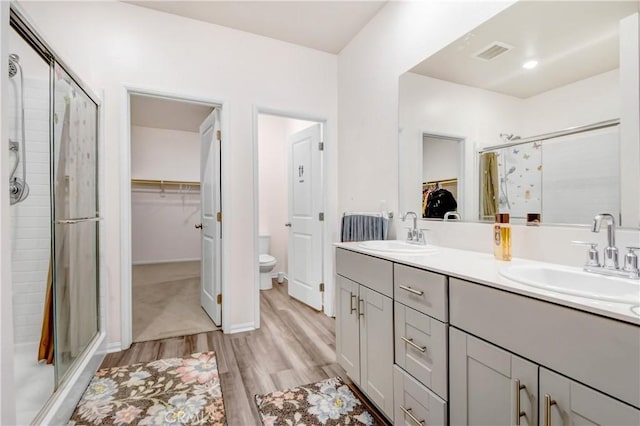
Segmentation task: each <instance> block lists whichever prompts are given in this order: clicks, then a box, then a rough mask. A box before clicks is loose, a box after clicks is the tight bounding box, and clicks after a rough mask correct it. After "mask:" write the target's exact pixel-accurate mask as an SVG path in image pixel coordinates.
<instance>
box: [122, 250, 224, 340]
mask: <svg viewBox="0 0 640 426" xmlns="http://www.w3.org/2000/svg"><path fill="white" fill-rule="evenodd" d="M132 283H133V285H132V287H133V297H132V299H133V306H132V308H133V341H134V342H146V341H149V340H157V339H165V338H167V337H175V336H184V335H188V334H196V333H205V332H208V331H213V330H217V329H218V327H216V325H215V324H214V323H213V321H211V319H210V318H209V316H208V315H207V314H206V313H205V312H204V310H203V309H202V307H201V306H200V262H175V263H158V264H152V265H134V266H133V272H132Z"/></svg>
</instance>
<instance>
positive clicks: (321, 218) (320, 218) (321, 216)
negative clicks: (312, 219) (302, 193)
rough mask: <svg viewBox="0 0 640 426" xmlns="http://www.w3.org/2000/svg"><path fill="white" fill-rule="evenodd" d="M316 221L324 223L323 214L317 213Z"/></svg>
mask: <svg viewBox="0 0 640 426" xmlns="http://www.w3.org/2000/svg"><path fill="white" fill-rule="evenodd" d="M318 220H319V221H320V222H324V213H318Z"/></svg>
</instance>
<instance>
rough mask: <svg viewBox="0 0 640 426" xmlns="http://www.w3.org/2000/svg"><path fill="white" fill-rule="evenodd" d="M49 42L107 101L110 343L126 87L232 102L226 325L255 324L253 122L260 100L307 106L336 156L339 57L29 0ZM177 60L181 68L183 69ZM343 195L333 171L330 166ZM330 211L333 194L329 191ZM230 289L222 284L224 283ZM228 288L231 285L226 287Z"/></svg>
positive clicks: (116, 306)
mask: <svg viewBox="0 0 640 426" xmlns="http://www.w3.org/2000/svg"><path fill="white" fill-rule="evenodd" d="M22 6H23V8H24V9H25V11H26V12H27V14H28V15H29V16H30V18H31V22H33V23H34V24H35V26H36V28H37V29H38V30H39V31H40V33H41V34H42V35H43V36H44V37H45V39H46V40H47V41H48V42H49V43H50V44H51V45H52V46H53V47H54V48H55V49H56V51H58V52H59V54H60V55H61V56H62V57H63V58H64V59H65V62H67V63H68V65H69V66H70V67H71V68H73V69H74V71H75V72H76V73H77V74H78V75H79V76H81V77H82V79H83V80H85V81H86V82H87V83H88V84H89V85H90V86H91V87H92V88H93V89H94V90H95V91H98V90H101V89H103V90H104V97H105V103H104V107H105V122H104V123H103V124H104V128H105V145H106V152H105V164H106V176H105V181H106V192H107V199H108V202H107V205H106V206H104V217H105V227H106V229H107V235H108V239H107V241H106V264H107V265H108V266H107V267H108V271H107V275H108V282H107V283H106V285H107V288H108V291H109V295H108V299H109V312H108V314H109V315H108V321H109V326H108V336H109V342H118V341H119V340H120V317H121V314H120V273H121V267H122V265H120V249H121V244H122V241H121V240H120V225H121V223H120V215H121V206H120V199H121V194H120V187H119V176H120V174H121V172H122V170H121V164H120V150H121V149H122V148H121V145H122V139H121V137H122V128H123V127H122V126H124V123H122V122H121V120H122V118H123V108H124V103H123V101H122V98H123V86H124V85H129V86H131V87H136V88H146V89H151V90H158V91H164V92H169V93H173V94H176V95H182V96H190V97H197V98H210V99H216V100H220V101H223V102H224V106H223V111H222V114H223V154H222V156H223V161H224V162H225V164H224V167H226V168H225V169H224V170H223V182H226V183H227V184H228V187H227V188H226V191H225V192H224V193H223V194H222V197H223V199H222V203H223V204H222V206H223V217H224V219H223V232H225V235H226V238H225V240H224V241H223V250H224V253H223V255H224V258H223V262H225V263H224V264H223V274H224V275H223V279H224V280H225V281H226V282H227V283H228V291H227V292H226V293H225V295H224V300H225V302H224V303H225V306H226V309H223V326H224V329H225V331H227V332H234V331H239V330H244V329H250V328H252V327H253V326H254V324H256V320H257V319H256V318H255V317H254V316H255V315H254V312H255V303H257V302H258V300H259V299H258V298H257V297H256V298H251V297H247V295H249V294H252V293H253V289H254V286H255V282H256V279H257V277H256V273H257V268H256V267H255V265H254V259H253V257H252V256H250V255H247V254H248V253H252V252H254V235H255V234H256V231H257V230H255V229H254V228H253V226H252V224H253V223H254V220H253V213H252V212H253V193H254V192H253V182H254V171H253V170H252V168H251V164H252V156H253V152H252V127H253V126H252V123H253V106H255V105H259V106H261V107H265V108H273V109H278V110H286V111H299V112H300V113H301V114H304V115H306V116H313V117H324V118H326V119H327V120H328V122H329V142H330V145H332V146H330V147H329V156H332V157H334V161H335V151H333V150H335V146H334V145H333V144H335V141H336V140H337V137H336V120H337V93H336V87H337V82H336V79H337V76H336V57H335V56H334V55H330V54H327V53H323V52H318V51H314V50H311V49H307V48H303V47H299V46H295V45H292V44H289V43H284V42H280V41H276V40H273V39H268V38H265V37H260V36H256V35H252V34H249V33H246V32H242V31H236V30H232V29H228V28H224V27H220V26H217V25H212V24H207V23H204V22H200V21H195V20H190V19H186V18H182V17H177V16H173V15H169V14H165V13H161V12H156V11H152V10H149V9H145V8H140V7H137V6H133V5H129V4H124V3H121V2H80V3H77V2H68V3H67V2H38V3H35V2H34V3H32V2H24V3H23V4H22ZM176 64H178V65H179V66H176ZM329 182H330V185H332V186H333V191H335V185H336V177H335V172H334V171H333V170H330V176H329ZM328 202H329V204H330V205H329V211H330V212H331V213H330V214H335V213H334V212H335V199H333V198H331V197H329V198H328ZM223 285H224V283H223ZM223 288H224V287H223Z"/></svg>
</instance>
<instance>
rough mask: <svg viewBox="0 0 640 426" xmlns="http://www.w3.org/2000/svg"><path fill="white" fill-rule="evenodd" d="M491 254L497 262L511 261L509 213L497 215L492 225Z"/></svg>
mask: <svg viewBox="0 0 640 426" xmlns="http://www.w3.org/2000/svg"><path fill="white" fill-rule="evenodd" d="M493 254H494V256H495V258H496V259H498V260H511V224H510V223H509V213H497V214H496V223H495V224H494V225H493Z"/></svg>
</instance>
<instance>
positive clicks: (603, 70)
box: [399, 1, 640, 228]
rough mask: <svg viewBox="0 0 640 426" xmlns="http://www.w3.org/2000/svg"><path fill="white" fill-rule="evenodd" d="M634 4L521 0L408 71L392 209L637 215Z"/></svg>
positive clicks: (435, 215) (546, 216)
mask: <svg viewBox="0 0 640 426" xmlns="http://www.w3.org/2000/svg"><path fill="white" fill-rule="evenodd" d="M639 11H640V2H637V1H620V2H614V1H584V2H583V1H571V2H556V1H554V2H537V1H521V2H518V3H515V4H514V5H512V6H510V7H509V8H507V9H505V10H504V11H503V12H501V13H499V14H498V15H496V16H494V17H493V18H491V19H490V20H488V21H486V22H485V23H483V24H482V25H480V26H479V27H477V28H475V29H474V30H472V31H471V32H469V33H467V34H465V35H464V36H463V37H460V38H459V39H457V40H455V41H454V42H453V43H451V44H450V45H448V46H446V47H445V48H444V49H442V50H440V51H438V52H436V53H435V54H433V55H432V56H430V57H428V58H427V59H425V60H424V61H423V62H421V63H420V64H418V65H416V66H415V67H414V68H412V69H411V70H410V71H409V72H407V73H405V74H403V75H402V76H401V77H400V93H399V114H400V116H399V127H400V129H399V161H400V164H399V173H400V176H399V181H400V188H399V190H400V191H399V207H400V210H401V211H415V212H422V217H423V218H427V219H437V220H442V219H443V218H445V216H446V218H445V220H464V221H477V220H480V221H493V218H494V215H495V213H497V212H500V213H510V215H511V218H512V222H513V223H525V221H526V218H527V215H531V216H529V217H540V219H541V222H542V223H543V224H565V225H566V224H571V225H574V224H577V225H586V224H589V223H591V220H592V219H593V216H594V215H596V214H598V213H604V212H607V213H612V214H614V215H615V216H616V217H617V218H618V219H619V224H621V225H622V226H623V227H626V228H638V227H640V195H639V194H640V141H639V138H638V128H639V127H640V112H639V110H638V108H639V107H638V96H639V95H638V80H639V71H638V67H639V66H638V62H639V57H640V53H639V52H638V38H639V35H638V26H637V25H638V24H637V20H638V13H639ZM418 215H420V213H418Z"/></svg>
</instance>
